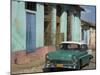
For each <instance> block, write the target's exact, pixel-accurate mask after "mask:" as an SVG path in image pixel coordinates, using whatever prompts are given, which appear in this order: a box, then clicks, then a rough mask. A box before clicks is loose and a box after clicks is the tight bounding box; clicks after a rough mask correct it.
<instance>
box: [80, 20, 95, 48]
mask: <svg viewBox="0 0 100 75" xmlns="http://www.w3.org/2000/svg"><path fill="white" fill-rule="evenodd" d="M81 23H82V24H81V26H82V41H84V42H85V43H87V44H88V46H89V48H91V49H95V47H96V46H95V45H96V26H95V25H93V24H91V23H89V22H86V21H82V22H81Z"/></svg>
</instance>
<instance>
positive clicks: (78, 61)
mask: <svg viewBox="0 0 100 75" xmlns="http://www.w3.org/2000/svg"><path fill="white" fill-rule="evenodd" d="M91 58H93V56H92V51H91V50H89V49H88V47H87V44H85V43H79V42H73V41H65V42H62V43H61V44H60V48H58V49H57V50H56V51H53V52H49V53H48V54H46V56H45V59H46V61H45V65H44V68H43V71H44V72H46V71H50V70H55V69H58V68H59V69H73V70H79V69H81V68H82V67H83V66H85V65H86V64H89V63H90V60H91Z"/></svg>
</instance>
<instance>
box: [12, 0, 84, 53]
mask: <svg viewBox="0 0 100 75" xmlns="http://www.w3.org/2000/svg"><path fill="white" fill-rule="evenodd" d="M81 11H84V9H82V8H81V7H80V6H78V5H66V4H54V3H40V2H24V1H19V0H12V51H14V52H15V51H22V50H26V51H28V52H31V51H34V50H35V49H36V48H39V47H43V46H46V45H58V44H59V43H60V42H61V41H66V40H72V41H81V19H80V12H81Z"/></svg>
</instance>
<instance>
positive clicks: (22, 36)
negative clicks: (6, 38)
mask: <svg viewBox="0 0 100 75" xmlns="http://www.w3.org/2000/svg"><path fill="white" fill-rule="evenodd" d="M11 23H12V25H11V29H12V51H18V50H25V49H26V15H25V4H24V2H18V1H12V22H11Z"/></svg>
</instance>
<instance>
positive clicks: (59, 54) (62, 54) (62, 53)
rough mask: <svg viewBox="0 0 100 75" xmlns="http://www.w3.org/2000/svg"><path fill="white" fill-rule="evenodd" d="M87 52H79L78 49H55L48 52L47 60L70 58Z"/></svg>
mask: <svg viewBox="0 0 100 75" xmlns="http://www.w3.org/2000/svg"><path fill="white" fill-rule="evenodd" d="M86 53H87V52H83V51H82V52H81V51H78V50H56V51H54V52H50V53H48V59H49V60H72V59H73V57H81V56H82V55H84V54H86Z"/></svg>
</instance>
